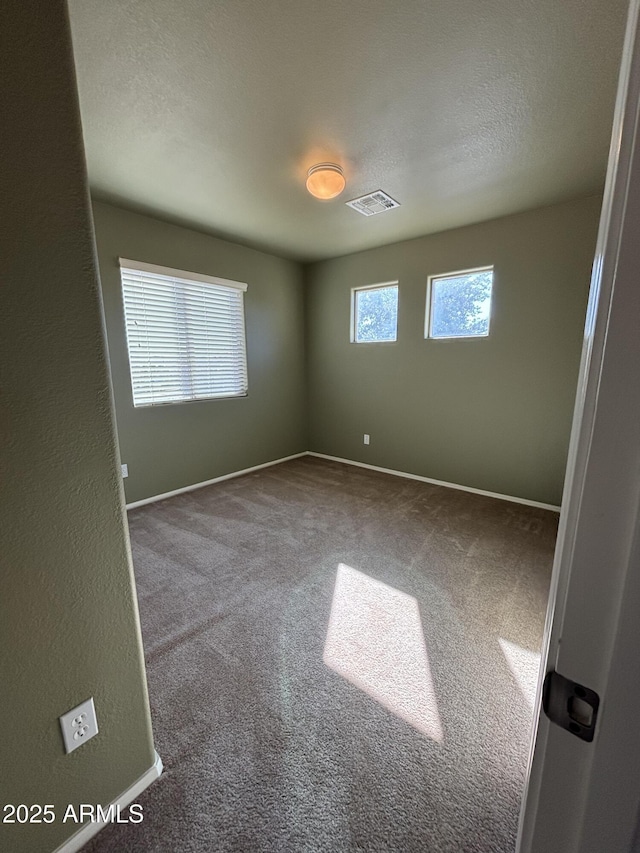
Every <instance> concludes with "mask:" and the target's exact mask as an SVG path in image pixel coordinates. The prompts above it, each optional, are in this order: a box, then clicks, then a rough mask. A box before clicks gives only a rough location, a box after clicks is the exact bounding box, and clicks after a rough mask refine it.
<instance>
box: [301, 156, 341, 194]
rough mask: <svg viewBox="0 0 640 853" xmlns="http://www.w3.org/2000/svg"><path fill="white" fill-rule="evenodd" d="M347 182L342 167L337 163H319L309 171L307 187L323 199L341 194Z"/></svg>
mask: <svg viewBox="0 0 640 853" xmlns="http://www.w3.org/2000/svg"><path fill="white" fill-rule="evenodd" d="M346 183H347V182H346V179H345V177H344V172H343V170H342V167H341V166H338V165H336V164H335V163H318V164H317V165H315V166H312V167H311V168H310V169H309V171H308V173H307V189H308V190H309V192H310V193H311V195H312V196H315V197H316V198H319V199H322V200H327V199H330V198H335V197H336V196H339V195H340V193H341V192H342V190H343V189H344V188H345V186H346Z"/></svg>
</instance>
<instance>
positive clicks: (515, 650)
mask: <svg viewBox="0 0 640 853" xmlns="http://www.w3.org/2000/svg"><path fill="white" fill-rule="evenodd" d="M498 642H499V643H500V648H501V649H502V653H503V655H504V656H505V658H506V660H507V663H508V665H509V669H510V670H511V673H512V674H513V677H514V678H515V680H516V684H517V685H518V687H519V688H520V692H521V693H522V695H523V697H524V700H525V702H526V703H527V705H528V707H529V710H530V711H533V706H534V704H535V701H536V688H537V686H538V670H539V668H540V654H539V652H531V651H529V649H523V648H522V646H518V645H516V644H515V643H510V642H509V641H508V640H503V639H502V637H499V638H498Z"/></svg>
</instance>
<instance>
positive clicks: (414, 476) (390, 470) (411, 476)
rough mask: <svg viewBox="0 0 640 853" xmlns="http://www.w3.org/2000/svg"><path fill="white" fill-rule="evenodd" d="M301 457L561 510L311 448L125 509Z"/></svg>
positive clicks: (141, 501)
mask: <svg viewBox="0 0 640 853" xmlns="http://www.w3.org/2000/svg"><path fill="white" fill-rule="evenodd" d="M301 456H317V457H318V459H328V460H329V461H330V462H341V463H342V464H343V465H355V466H356V467H357V468H368V469H369V470H370V471H380V472H381V473H382V474H392V475H393V476H394V477H405V478H406V479H407V480H419V481H420V482H421V483H431V484H432V485H434V486H444V487H445V488H447V489H457V490H458V491H461V492H471V494H473V495H483V496H484V497H487V498H495V499H496V500H500V501H510V502H511V503H516V504H524V506H533V507H537V509H548V510H550V511H551V512H560V507H559V506H556V505H555V504H545V503H541V502H540V501H531V500H529V499H528V498H516V497H514V496H513V495H501V494H500V493H499V492H487V491H486V490H485V489H474V488H473V487H472V486H461V485H459V484H458V483H447V482H446V481H445V480H434V479H433V478H432V477H422V476H421V475H420V474H409V473H407V472H406V471H395V470H394V469H393V468H381V467H380V466H379V465H369V464H368V463H367V462H356V461H354V460H353V459H343V458H342V457H341V456H329V455H328V454H326V453H316V452H315V451H314V450H305V451H303V452H302V453H294V454H293V455H292V456H283V457H282V458H281V459H274V460H273V461H272V462H263V463H262V464H261V465H254V466H253V467H251V468H243V469H242V471H232V472H231V473H230V474H222V476H220V477H214V478H213V479H212V480H204V481H203V482H202V483H194V484H193V485H192V486H183V487H182V488H181V489H174V490H173V491H172V492H164V494H162V495H154V496H153V497H150V498H143V499H142V500H140V501H134V502H133V503H130V504H127V509H135V508H136V507H139V506H144V505H145V504H150V503H155V502H156V501H163V500H164V499H165V498H173V497H175V496H176V495H182V494H184V493H185V492H192V491H194V490H195V489H202V488H203V487H204V486H212V485H213V484H214V483H221V482H222V481H223V480H231V479H233V478H234V477H242V475H243V474H250V473H251V472H252V471H259V470H260V469H261V468H270V467H271V466H272V465H279V464H280V463H281V462H289V461H290V460H291V459H299V458H300V457H301Z"/></svg>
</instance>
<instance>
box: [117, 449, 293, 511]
mask: <svg viewBox="0 0 640 853" xmlns="http://www.w3.org/2000/svg"><path fill="white" fill-rule="evenodd" d="M307 453H308V451H307V450H303V451H302V453H294V454H293V455H292V456H283V457H282V459H274V460H272V461H271V462H263V463H262V464H261V465H253V466H252V467H251V468H243V469H242V471H232V472H231V473H230V474H222V475H221V476H220V477H214V478H213V479H212V480H203V482H202V483H194V484H193V485H192V486H183V487H182V488H181V489H174V490H173V491H172V492H164V494H162V495H153V497H150V498H143V499H142V500H140V501H133V503H130V504H127V509H135V508H136V507H139V506H144V505H145V504H151V503H155V502H156V501H163V500H164V499H165V498H173V497H175V496H176V495H183V494H184V493H185V492H193V491H194V490H195V489H202V488H203V487H204V486H212V485H213V484H214V483H221V482H222V481H223V480H232V479H233V478H234V477H242V475H243V474H251V472H252V471H259V470H260V469H261V468H269V467H271V465H279V464H280V463H281V462H289V460H290V459H299V458H300V457H301V456H306V455H307Z"/></svg>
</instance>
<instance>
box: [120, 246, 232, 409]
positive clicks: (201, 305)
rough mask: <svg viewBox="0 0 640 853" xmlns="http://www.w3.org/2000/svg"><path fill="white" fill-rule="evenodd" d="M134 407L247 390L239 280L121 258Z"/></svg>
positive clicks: (203, 398) (218, 395)
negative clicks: (229, 279)
mask: <svg viewBox="0 0 640 853" xmlns="http://www.w3.org/2000/svg"><path fill="white" fill-rule="evenodd" d="M120 273H121V277H122V294H123V301H124V314H125V323H126V328H127V346H128V350H129V368H130V370H131V385H132V389H133V405H134V406H156V405H160V404H162V403H178V402H185V401H188V400H209V399H212V398H216V397H242V396H244V395H246V393H247V356H246V344H245V328H244V301H243V300H244V293H245V291H246V289H247V285H246V284H242V283H240V282H236V281H228V280H227V279H223V278H213V277H211V276H206V275H199V274H198V273H191V272H182V271H180V270H173V269H168V268H166V267H158V266H153V265H151V264H145V263H141V262H139V261H130V260H126V259H125V258H120Z"/></svg>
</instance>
